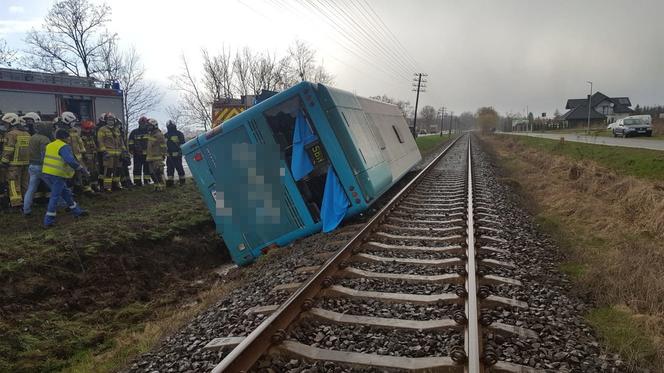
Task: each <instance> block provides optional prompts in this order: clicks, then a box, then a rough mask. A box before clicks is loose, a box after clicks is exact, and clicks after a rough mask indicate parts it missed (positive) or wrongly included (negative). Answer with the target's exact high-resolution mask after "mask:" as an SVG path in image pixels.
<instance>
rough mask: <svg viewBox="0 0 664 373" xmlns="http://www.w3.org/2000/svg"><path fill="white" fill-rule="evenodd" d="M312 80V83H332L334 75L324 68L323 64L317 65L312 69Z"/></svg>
mask: <svg viewBox="0 0 664 373" xmlns="http://www.w3.org/2000/svg"><path fill="white" fill-rule="evenodd" d="M312 80H313V82H314V83H322V84H332V83H334V75H332V74H330V73H329V72H328V71H327V70H325V67H324V66H323V65H319V66H317V67H316V68H315V70H314V74H313V79H312Z"/></svg>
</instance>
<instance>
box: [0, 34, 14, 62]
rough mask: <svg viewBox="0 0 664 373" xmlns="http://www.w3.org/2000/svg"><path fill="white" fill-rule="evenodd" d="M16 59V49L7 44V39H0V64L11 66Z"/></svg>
mask: <svg viewBox="0 0 664 373" xmlns="http://www.w3.org/2000/svg"><path fill="white" fill-rule="evenodd" d="M15 60H16V51H15V50H13V49H11V48H9V47H8V46H7V41H6V40H4V39H0V66H11V65H12V62H14V61H15Z"/></svg>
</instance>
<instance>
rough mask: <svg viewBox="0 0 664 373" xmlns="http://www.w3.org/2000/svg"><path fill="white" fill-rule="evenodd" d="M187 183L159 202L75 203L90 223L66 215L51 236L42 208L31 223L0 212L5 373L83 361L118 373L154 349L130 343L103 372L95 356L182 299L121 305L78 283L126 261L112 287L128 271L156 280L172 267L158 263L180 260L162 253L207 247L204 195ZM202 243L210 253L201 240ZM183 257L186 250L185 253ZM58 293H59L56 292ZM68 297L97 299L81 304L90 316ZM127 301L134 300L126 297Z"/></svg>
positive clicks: (124, 198) (122, 198)
mask: <svg viewBox="0 0 664 373" xmlns="http://www.w3.org/2000/svg"><path fill="white" fill-rule="evenodd" d="M188 181H189V182H190V183H189V184H188V185H186V186H184V187H175V188H169V189H167V190H166V191H164V192H162V193H155V192H153V188H152V187H142V188H136V189H132V190H128V191H122V192H117V193H112V194H105V195H101V196H98V197H95V198H81V199H80V200H79V201H78V202H79V203H80V204H81V205H82V207H83V208H85V209H87V210H88V211H89V212H90V215H89V216H88V217H86V218H83V219H80V220H75V219H73V218H72V217H71V216H69V214H67V213H65V212H64V211H61V212H60V213H59V214H58V225H57V226H56V227H54V228H52V229H48V230H45V229H43V228H42V227H41V220H42V219H43V214H44V207H43V206H35V208H34V209H33V216H32V217H30V218H27V219H26V218H23V217H22V216H20V215H18V214H16V213H14V214H10V213H7V212H4V213H0V219H1V220H2V222H3V224H2V225H0V237H2V240H0V290H2V292H0V294H2V295H3V296H4V295H5V294H7V295H8V297H7V298H3V299H2V301H1V302H2V304H1V305H2V306H8V307H7V310H11V311H8V312H7V313H3V316H2V317H0V372H17V373H22V372H59V371H62V370H66V369H68V367H71V366H72V364H73V365H81V363H82V362H85V361H87V362H90V364H91V365H88V366H90V367H91V368H92V370H87V371H95V372H99V371H107V370H108V371H112V370H116V369H117V368H119V367H121V366H122V363H123V362H126V357H127V356H133V355H135V354H136V353H140V352H144V351H145V350H146V349H148V348H149V347H150V346H148V345H140V344H129V345H127V346H123V347H122V348H121V349H120V352H121V354H124V355H126V356H124V357H123V356H112V357H109V358H108V360H107V361H102V362H101V363H100V362H98V361H97V360H95V356H96V355H98V354H100V353H104V351H107V350H110V349H112V348H114V344H115V343H116V342H115V341H116V339H117V336H119V335H131V334H132V333H134V332H138V331H140V330H142V328H143V327H144V325H145V322H146V321H147V320H150V319H151V318H152V317H153V315H154V313H155V310H157V309H161V308H164V307H168V305H169V304H176V303H177V302H178V301H179V300H181V299H179V298H178V297H180V296H179V295H177V294H176V293H173V294H170V293H168V294H161V293H160V294H161V295H160V296H158V297H157V298H156V299H149V298H150V297H149V296H147V295H146V297H145V298H143V296H142V295H140V294H139V295H132V297H135V298H134V300H127V301H122V300H120V299H116V298H114V297H111V298H109V296H103V295H104V294H106V293H105V292H109V291H111V290H112V289H108V288H104V287H103V286H108V284H106V285H104V284H101V285H99V284H97V283H85V282H83V283H81V282H82V281H81V279H85V278H93V279H94V278H98V276H97V277H95V276H94V275H89V276H88V275H86V273H87V274H91V273H94V272H92V271H99V270H100V269H101V270H104V271H109V269H112V268H115V267H113V266H112V265H111V266H108V267H105V266H104V264H103V263H104V262H118V261H120V262H122V259H120V258H125V259H124V260H125V261H126V266H127V268H122V269H121V270H119V271H117V270H113V271H112V272H108V275H107V276H109V277H108V280H109V283H115V284H118V283H119V282H118V281H123V280H122V279H123V278H125V276H128V275H127V274H126V273H123V270H128V271H132V270H134V271H143V272H144V273H145V274H146V276H148V275H149V274H150V273H152V274H155V275H156V274H159V273H160V272H162V271H164V270H166V267H167V266H169V264H171V263H168V262H164V263H163V265H162V262H159V261H160V260H161V261H167V260H176V259H175V258H174V257H175V256H179V253H175V251H177V247H174V249H172V250H171V251H174V250H175V251H174V254H168V253H164V252H163V251H162V250H161V247H162V246H159V245H165V243H168V242H171V241H172V242H177V240H178V239H181V237H182V236H183V235H185V234H186V233H187V232H194V233H192V234H196V238H197V239H200V240H203V239H204V234H205V233H202V232H204V229H209V228H207V226H208V225H210V224H211V217H210V214H209V211H208V210H207V208H206V207H205V206H204V204H203V202H202V200H201V197H200V194H199V192H198V190H197V189H196V188H195V186H194V185H193V183H191V180H188ZM206 232H207V231H206ZM199 244H200V245H201V246H200V247H204V246H203V245H205V244H204V243H203V242H202V241H201V242H199ZM182 250H189V249H188V247H187V246H185V245H182ZM186 255H193V254H187V253H186V252H185V253H183V254H182V255H181V257H182V258H184V257H185V256H186ZM198 255H200V254H198ZM147 257H150V258H152V259H154V261H151V260H147ZM106 258H108V259H110V260H107V259H106ZM155 263H156V264H155ZM88 266H91V268H88ZM132 266H133V267H134V268H132ZM136 266H140V269H136ZM148 266H152V267H148ZM100 267H101V268H100ZM150 271H153V272H150ZM97 273H100V272H97ZM101 273H105V272H101ZM99 276H105V275H104V274H100V275H99ZM147 280H149V279H146V281H147ZM113 281H114V282H113ZM170 283H171V282H169V283H164V284H163V285H160V286H161V287H159V288H157V289H161V288H167V287H168V286H169V284H170ZM60 284H63V285H62V286H63V287H62V288H61V289H62V291H60V290H58V289H60V286H61V285H60ZM127 286H128V289H129V288H138V287H139V286H140V285H139V284H136V286H135V287H134V285H127ZM155 286H157V285H155ZM72 289H78V290H79V291H80V292H81V294H82V295H81V297H89V296H91V297H93V298H92V299H91V301H85V300H82V301H81V302H88V303H81V304H82V306H81V307H83V308H84V309H85V310H86V311H78V310H77V309H78V308H76V307H74V308H70V305H69V303H68V302H70V301H71V300H74V302H76V299H77V296H76V295H75V294H72V293H73V291H72ZM44 294H47V295H44ZM121 296H125V294H121ZM85 299H89V298H85ZM124 299H132V298H130V296H129V295H126V298H124ZM89 302H92V303H93V304H92V305H90V303H89ZM116 350H117V348H115V349H114V350H113V351H116ZM122 351H124V352H122ZM115 355H117V354H115ZM97 364H101V365H99V366H98V365H97ZM107 366H108V367H107ZM102 368H103V369H102ZM107 368H108V369H107ZM83 371H85V370H83Z"/></svg>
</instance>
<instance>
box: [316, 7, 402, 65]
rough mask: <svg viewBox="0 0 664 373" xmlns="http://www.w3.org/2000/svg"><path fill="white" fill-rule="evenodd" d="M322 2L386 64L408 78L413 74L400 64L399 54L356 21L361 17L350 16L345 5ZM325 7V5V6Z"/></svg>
mask: <svg viewBox="0 0 664 373" xmlns="http://www.w3.org/2000/svg"><path fill="white" fill-rule="evenodd" d="M320 1H321V2H325V3H326V4H327V6H328V7H329V8H330V9H331V10H332V11H334V12H335V14H336V15H337V16H338V17H339V19H341V20H343V21H344V23H345V24H346V26H347V27H348V29H349V30H353V31H354V32H353V34H354V35H355V36H357V37H358V39H360V40H361V42H363V43H365V44H366V45H367V46H371V47H372V48H374V50H375V51H377V52H378V53H380V55H381V56H382V57H383V58H384V62H385V63H388V64H391V65H392V66H393V67H394V68H395V69H397V70H399V71H401V72H402V73H404V74H405V75H406V76H409V75H410V74H411V71H412V70H410V69H409V68H408V67H407V66H406V65H404V64H403V63H401V62H400V60H399V56H398V54H397V53H395V52H394V51H393V50H391V49H390V48H389V47H386V46H385V45H383V43H382V42H380V40H379V39H376V37H375V35H373V34H372V33H371V32H369V31H367V30H366V28H365V27H364V26H362V25H361V24H359V23H358V22H357V20H356V19H357V18H359V17H357V16H356V15H354V14H350V13H349V12H350V9H345V8H344V7H343V6H342V5H343V4H339V3H338V2H337V3H334V2H332V1H330V0H320ZM323 6H325V5H324V4H323Z"/></svg>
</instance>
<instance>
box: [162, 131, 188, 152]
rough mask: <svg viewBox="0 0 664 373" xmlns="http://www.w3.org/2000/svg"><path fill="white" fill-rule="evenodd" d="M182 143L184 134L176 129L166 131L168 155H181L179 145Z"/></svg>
mask: <svg viewBox="0 0 664 373" xmlns="http://www.w3.org/2000/svg"><path fill="white" fill-rule="evenodd" d="M182 144H184V134H183V133H182V132H180V131H178V130H176V129H173V130H170V129H169V130H168V131H166V148H168V155H169V156H171V157H179V156H181V155H182V149H181V146H182Z"/></svg>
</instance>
